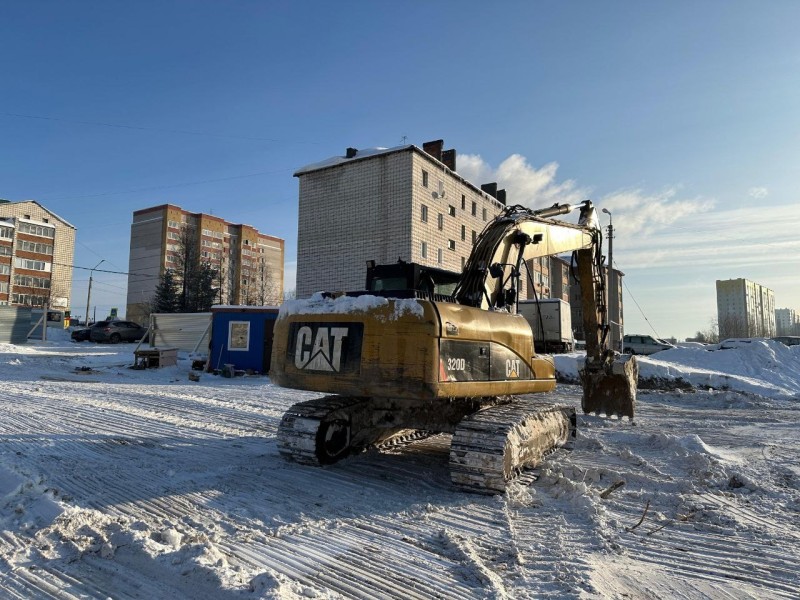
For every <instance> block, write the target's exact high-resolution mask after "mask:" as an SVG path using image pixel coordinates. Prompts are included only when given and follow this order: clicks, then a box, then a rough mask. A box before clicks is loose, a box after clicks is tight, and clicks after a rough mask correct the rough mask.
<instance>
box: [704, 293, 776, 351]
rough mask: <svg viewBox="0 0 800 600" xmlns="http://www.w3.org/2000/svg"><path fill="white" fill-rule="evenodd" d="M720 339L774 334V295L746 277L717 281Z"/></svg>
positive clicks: (770, 335)
mask: <svg viewBox="0 0 800 600" xmlns="http://www.w3.org/2000/svg"><path fill="white" fill-rule="evenodd" d="M717 324H718V326H719V337H720V339H725V338H731V337H772V336H774V335H775V295H774V294H773V292H772V290H771V289H769V288H766V287H764V286H762V285H760V284H758V283H755V282H753V281H749V280H747V279H726V280H717Z"/></svg>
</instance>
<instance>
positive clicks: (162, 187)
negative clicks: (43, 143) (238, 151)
mask: <svg viewBox="0 0 800 600" xmlns="http://www.w3.org/2000/svg"><path fill="white" fill-rule="evenodd" d="M292 170H293V169H276V170H274V171H259V172H257V173H248V174H246V175H233V176H231V177H220V178H218V179H203V180H199V181H186V182H183V183H173V184H169V185H158V186H153V187H146V188H137V189H133V190H127V191H124V192H103V193H100V194H86V195H83V196H61V197H59V196H55V197H45V198H42V200H43V201H47V202H50V201H53V200H80V199H85V198H102V197H103V196H118V195H121V194H136V193H139V192H153V191H156V190H166V189H171V188H177V187H185V186H189V185H203V184H205V183H216V182H219V181H231V180H234V179H245V178H247V177H258V176H260V175H274V174H275V173H286V172H287V171H292Z"/></svg>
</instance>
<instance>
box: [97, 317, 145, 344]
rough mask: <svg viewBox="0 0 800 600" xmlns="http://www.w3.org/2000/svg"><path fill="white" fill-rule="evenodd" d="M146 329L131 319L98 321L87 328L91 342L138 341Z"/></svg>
mask: <svg viewBox="0 0 800 600" xmlns="http://www.w3.org/2000/svg"><path fill="white" fill-rule="evenodd" d="M146 332H147V329H145V328H144V327H142V326H141V325H139V324H138V323H134V322H132V321H99V322H97V323H95V324H94V325H92V327H91V329H90V330H89V339H90V340H92V341H93V342H111V343H112V344H118V343H119V342H138V341H139V340H141V339H142V338H143V337H144V334H145V333H146Z"/></svg>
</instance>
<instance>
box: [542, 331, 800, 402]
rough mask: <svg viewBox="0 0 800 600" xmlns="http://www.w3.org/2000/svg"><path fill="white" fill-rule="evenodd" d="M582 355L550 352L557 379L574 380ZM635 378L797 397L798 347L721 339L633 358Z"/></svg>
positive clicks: (799, 376)
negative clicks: (707, 343) (637, 373)
mask: <svg viewBox="0 0 800 600" xmlns="http://www.w3.org/2000/svg"><path fill="white" fill-rule="evenodd" d="M584 357H585V354H583V353H572V354H560V355H556V356H555V360H556V370H557V372H558V374H559V377H560V378H562V379H566V380H569V381H576V380H577V378H578V366H579V365H580V364H581V363H582V362H583V359H584ZM636 358H637V360H638V361H639V381H640V382H643V383H645V382H656V383H658V384H659V386H663V387H670V382H671V383H672V384H673V385H672V387H681V386H682V385H683V386H685V385H690V386H692V387H694V388H697V389H714V390H734V391H738V392H745V393H749V394H757V395H760V396H765V397H768V398H775V399H790V400H797V399H800V346H792V347H787V346H784V345H783V344H781V343H780V342H774V341H772V340H750V341H736V342H724V343H722V344H716V345H712V346H704V347H702V348H674V349H670V350H664V351H662V352H657V353H656V354H652V355H650V356H637V357H636Z"/></svg>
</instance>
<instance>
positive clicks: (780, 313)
mask: <svg viewBox="0 0 800 600" xmlns="http://www.w3.org/2000/svg"><path fill="white" fill-rule="evenodd" d="M775 331H776V335H800V319H798V315H797V311H795V309H793V308H776V309H775Z"/></svg>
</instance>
